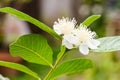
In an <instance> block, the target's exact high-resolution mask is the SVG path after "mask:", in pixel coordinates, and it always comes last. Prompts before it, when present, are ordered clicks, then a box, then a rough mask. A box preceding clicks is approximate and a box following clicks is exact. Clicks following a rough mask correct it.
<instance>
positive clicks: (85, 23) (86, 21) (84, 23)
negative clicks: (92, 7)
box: [82, 15, 101, 27]
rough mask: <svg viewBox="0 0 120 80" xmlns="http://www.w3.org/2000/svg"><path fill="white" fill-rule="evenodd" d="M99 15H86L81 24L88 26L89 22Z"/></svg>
mask: <svg viewBox="0 0 120 80" xmlns="http://www.w3.org/2000/svg"><path fill="white" fill-rule="evenodd" d="M100 17H101V15H92V16H90V17H88V18H87V19H85V21H83V22H82V24H83V25H86V26H87V27H88V26H89V25H90V24H91V23H93V22H94V21H95V20H97V19H98V18H100Z"/></svg>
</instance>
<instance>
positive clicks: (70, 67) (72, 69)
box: [48, 59, 92, 80]
mask: <svg viewBox="0 0 120 80" xmlns="http://www.w3.org/2000/svg"><path fill="white" fill-rule="evenodd" d="M91 67H92V62H91V61H90V60H89V59H74V60H70V61H66V62H63V63H61V64H60V65H58V67H56V68H55V69H54V70H53V72H52V73H51V75H50V76H49V77H48V80H51V79H55V78H57V77H59V76H60V75H63V74H72V73H77V72H81V71H84V70H86V69H88V68H91Z"/></svg>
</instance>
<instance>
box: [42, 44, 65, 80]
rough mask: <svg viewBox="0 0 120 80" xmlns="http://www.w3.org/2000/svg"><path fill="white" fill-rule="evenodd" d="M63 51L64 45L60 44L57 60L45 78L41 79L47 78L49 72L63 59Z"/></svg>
mask: <svg viewBox="0 0 120 80" xmlns="http://www.w3.org/2000/svg"><path fill="white" fill-rule="evenodd" d="M65 51H66V48H65V47H64V46H62V47H61V51H60V53H59V54H58V56H57V60H56V62H55V64H54V66H53V68H51V70H50V71H49V72H48V74H47V75H46V76H45V78H44V79H43V80H47V78H48V77H49V76H50V74H51V73H52V72H53V71H54V69H55V68H56V67H57V65H58V63H59V62H60V61H61V60H62V59H63V57H64V53H65Z"/></svg>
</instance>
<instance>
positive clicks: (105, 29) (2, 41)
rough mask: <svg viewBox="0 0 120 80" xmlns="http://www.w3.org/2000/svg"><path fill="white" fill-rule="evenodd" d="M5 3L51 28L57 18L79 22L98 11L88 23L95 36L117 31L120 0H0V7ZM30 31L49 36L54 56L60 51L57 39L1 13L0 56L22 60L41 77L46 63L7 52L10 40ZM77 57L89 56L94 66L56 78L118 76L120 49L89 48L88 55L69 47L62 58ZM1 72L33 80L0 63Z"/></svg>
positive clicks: (114, 79)
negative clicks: (101, 50)
mask: <svg viewBox="0 0 120 80" xmlns="http://www.w3.org/2000/svg"><path fill="white" fill-rule="evenodd" d="M8 6H9V7H13V8H15V9H17V10H20V11H22V12H25V13H27V14H29V15H30V16H32V17H34V18H36V19H38V20H40V21H42V22H43V23H45V24H47V25H48V26H50V27H51V28H52V25H53V23H54V21H56V20H57V19H58V18H62V17H70V18H73V17H74V18H75V19H76V20H77V22H78V23H77V24H79V23H81V22H82V21H83V20H85V19H86V18H87V17H88V16H90V15H93V14H100V15H102V17H101V18H100V19H98V20H97V21H95V22H94V23H93V24H92V25H90V26H89V27H90V28H91V29H92V30H94V31H95V32H96V33H97V37H104V36H119V35H120V16H119V14H120V0H0V7H8ZM21 26H22V27H21ZM23 26H24V27H23ZM29 33H37V34H42V35H44V36H45V37H46V38H47V39H48V42H49V44H50V45H51V47H52V49H53V51H54V55H53V57H54V60H55V59H56V55H57V53H58V52H59V44H60V43H59V42H58V41H56V40H55V39H53V37H51V36H50V35H48V34H47V33H45V32H43V31H42V30H40V29H39V28H37V27H35V26H34V25H32V24H30V23H27V22H23V21H21V20H18V19H16V18H15V17H13V16H10V15H7V14H3V13H0V60H5V61H11V62H17V63H21V64H24V65H26V66H28V67H29V68H30V69H32V70H33V71H35V72H37V73H38V74H39V75H40V76H41V77H44V76H45V75H46V73H47V72H48V70H49V67H47V66H42V65H37V64H30V63H28V62H26V61H24V60H22V59H21V58H19V57H17V58H14V57H12V56H10V53H9V44H10V43H11V42H13V41H15V40H16V39H17V38H18V37H19V36H21V35H24V34H29ZM73 53H74V54H73ZM78 57H81V58H89V59H91V60H92V61H93V65H94V67H93V68H92V69H89V70H86V71H84V72H81V73H77V74H72V75H63V76H61V77H60V78H59V79H57V80H120V52H119V51H117V52H111V53H93V52H91V53H90V54H89V55H88V56H83V55H81V54H80V53H79V52H78V51H76V50H72V51H69V52H67V53H66V56H65V57H64V60H66V59H67V60H68V59H71V58H78ZM0 74H2V75H4V76H6V77H9V78H11V80H35V79H34V78H33V77H31V76H29V75H26V74H24V73H21V72H18V71H15V70H11V69H8V68H4V67H0Z"/></svg>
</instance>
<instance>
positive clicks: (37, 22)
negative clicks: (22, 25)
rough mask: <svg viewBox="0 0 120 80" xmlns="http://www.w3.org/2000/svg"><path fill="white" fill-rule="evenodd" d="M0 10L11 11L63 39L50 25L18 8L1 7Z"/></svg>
mask: <svg viewBox="0 0 120 80" xmlns="http://www.w3.org/2000/svg"><path fill="white" fill-rule="evenodd" d="M0 12H4V13H9V14H12V15H14V16H16V17H17V18H19V19H21V20H24V21H27V22H30V23H32V24H34V25H36V26H37V27H39V28H40V29H42V30H43V31H46V32H48V33H49V34H51V35H52V36H54V37H55V38H56V39H58V40H61V37H60V36H59V35H57V34H56V33H55V32H54V30H53V29H51V28H50V27H48V26H47V25H45V24H43V23H42V22H40V21H38V20H37V19H35V18H33V17H31V16H29V15H27V14H25V13H23V12H21V11H18V10H16V9H13V8H10V7H5V8H0Z"/></svg>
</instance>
